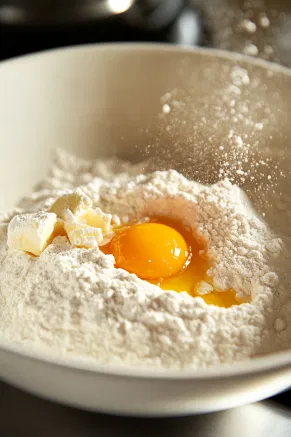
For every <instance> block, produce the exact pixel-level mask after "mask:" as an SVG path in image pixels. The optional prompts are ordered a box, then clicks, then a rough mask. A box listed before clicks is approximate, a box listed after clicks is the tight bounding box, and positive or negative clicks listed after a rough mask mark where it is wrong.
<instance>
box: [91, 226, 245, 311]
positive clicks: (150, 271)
mask: <svg viewBox="0 0 291 437" xmlns="http://www.w3.org/2000/svg"><path fill="white" fill-rule="evenodd" d="M100 249H101V250H102V251H103V252H104V253H106V254H112V255H113V256H114V258H115V266H116V267H118V268H122V269H124V270H126V271H128V272H129V273H135V274H136V275H137V276H138V277H139V278H141V279H145V280H147V281H148V282H150V283H152V284H155V285H157V286H159V287H161V288H162V289H163V290H174V291H176V292H178V293H179V292H183V291H186V292H187V293H189V294H190V295H191V296H193V297H197V296H199V294H197V293H196V291H195V289H196V286H197V284H199V282H201V281H205V280H206V281H207V282H211V281H210V278H207V270H208V268H209V266H210V263H209V260H208V259H207V258H206V257H205V256H202V255H201V250H202V249H205V247H204V245H203V244H202V243H201V242H198V241H197V240H196V239H195V238H194V237H193V235H192V233H191V232H190V231H188V230H186V229H185V228H184V226H181V225H180V224H179V223H177V222H175V221H172V220H168V219H165V218H157V219H153V220H152V221H151V222H146V223H139V224H134V225H131V226H126V227H124V228H121V229H120V230H118V231H117V232H116V234H115V235H114V237H113V238H112V240H111V241H110V242H109V243H108V244H107V245H106V246H102V247H101V248H100ZM204 252H205V251H204ZM200 297H201V298H202V299H204V301H205V302H206V303H207V304H212V305H216V306H220V307H224V308H228V307H231V306H232V305H239V304H240V303H241V302H238V300H237V299H236V295H235V292H234V291H233V290H227V291H219V292H218V291H215V290H214V291H212V292H210V293H207V294H203V295H200Z"/></svg>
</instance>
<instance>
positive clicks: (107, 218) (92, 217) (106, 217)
mask: <svg viewBox="0 0 291 437" xmlns="http://www.w3.org/2000/svg"><path fill="white" fill-rule="evenodd" d="M111 218H112V215H111V214H105V212H103V211H102V209H100V208H95V209H93V208H90V209H88V211H87V212H86V215H85V219H86V223H87V225H89V226H93V227H94V228H100V229H102V231H103V232H108V231H109V230H110V225H111Z"/></svg>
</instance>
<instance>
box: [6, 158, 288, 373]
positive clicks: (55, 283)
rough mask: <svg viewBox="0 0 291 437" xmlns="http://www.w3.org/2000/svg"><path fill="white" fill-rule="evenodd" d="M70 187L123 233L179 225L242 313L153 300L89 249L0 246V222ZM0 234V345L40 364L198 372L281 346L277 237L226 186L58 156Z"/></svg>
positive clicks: (281, 271)
mask: <svg viewBox="0 0 291 437" xmlns="http://www.w3.org/2000/svg"><path fill="white" fill-rule="evenodd" d="M75 187H81V189H82V190H83V191H84V192H85V193H86V194H87V195H88V196H89V197H90V198H91V199H92V201H93V204H94V206H96V207H100V208H101V209H102V210H103V211H105V212H106V213H110V214H116V215H117V216H118V217H120V219H121V221H122V222H123V223H126V222H127V221H128V220H129V219H130V220H131V221H132V220H139V219H141V218H143V217H149V216H161V215H164V216H167V217H173V218H175V219H178V220H180V221H183V223H184V225H185V226H187V227H189V228H191V230H192V232H193V233H194V234H195V235H196V236H197V237H199V238H201V237H203V238H204V239H205V240H206V242H207V245H208V254H209V256H211V258H212V259H213V260H214V262H213V266H212V267H211V268H210V270H209V272H208V274H209V276H210V277H211V278H212V281H213V285H214V286H215V288H216V289H217V290H226V289H229V288H231V289H234V290H235V291H236V292H237V295H238V297H239V298H240V299H242V300H247V301H249V303H244V304H241V305H237V306H233V307H231V308H228V309H226V308H219V307H215V306H213V305H207V304H206V303H205V302H204V301H203V299H202V298H199V297H197V298H193V297H191V296H190V295H188V294H187V293H176V292H174V291H167V292H165V291H163V290H161V289H160V288H159V287H157V286H155V285H152V284H150V283H149V282H146V281H143V280H141V279H139V278H138V277H137V276H135V275H133V274H130V273H128V272H126V271H124V270H121V269H116V268H115V267H114V258H113V257H112V256H111V255H104V254H103V253H102V252H101V251H100V250H99V249H77V248H72V246H71V245H70V244H69V242H68V240H67V238H65V237H57V238H55V239H54V240H53V242H52V244H50V245H49V246H48V247H47V249H46V250H45V251H44V252H43V253H42V254H41V256H40V257H38V258H35V257H31V256H30V255H28V254H26V253H24V252H20V251H17V250H13V249H8V247H7V244H6V242H7V223H8V222H9V220H10V219H11V217H13V215H15V213H16V212H17V213H19V212H36V211H45V210H47V209H48V208H49V207H50V206H51V205H52V203H53V202H54V200H55V199H56V197H58V196H60V195H62V194H65V193H67V192H68V190H70V189H73V188H75ZM16 212H15V211H14V212H11V213H6V214H3V216H2V223H1V228H0V262H1V268H0V291H1V292H0V308H1V318H0V331H1V336H2V338H3V339H5V340H9V341H12V342H14V343H20V344H24V343H25V344H27V346H29V347H31V348H32V347H33V348H38V350H44V351H47V352H49V353H50V354H51V355H52V356H54V355H55V356H60V355H63V356H70V355H71V356H72V355H74V356H80V357H82V358H86V357H87V358H88V359H92V358H93V359H95V360H96V362H99V363H110V364H113V363H119V364H130V365H136V366H150V367H164V368H185V367H187V368H199V367H209V366H213V365H216V364H221V363H228V364H230V363H233V362H235V361H239V360H243V359H247V358H250V357H256V356H259V355H262V354H267V353H270V352H273V351H277V350H281V349H286V348H290V347H291V325H290V322H289V321H290V320H291V299H290V298H289V290H290V281H291V274H290V272H289V271H290V269H289V268H288V266H289V265H290V257H291V255H290V250H289V238H288V236H285V237H284V239H282V237H280V236H279V235H277V234H275V233H274V232H273V231H272V230H271V229H270V228H269V227H268V226H267V224H266V223H264V221H263V220H262V218H261V217H259V216H257V214H256V213H255V212H254V210H253V208H252V206H251V204H250V202H249V200H248V199H247V197H246V196H245V195H244V193H243V192H242V191H241V190H240V189H239V188H238V187H237V186H235V185H232V184H231V183H230V182H229V181H228V180H223V181H221V182H219V183H217V184H215V185H212V186H204V185H200V184H198V183H196V182H194V181H190V180H188V179H186V178H185V177H183V176H182V175H181V174H179V173H177V172H176V171H174V170H170V171H163V172H154V173H149V174H144V165H143V164H139V165H136V166H133V165H130V164H128V163H121V162H120V161H117V160H115V159H109V160H103V161H96V162H89V161H84V160H80V159H77V158H75V157H73V156H70V155H67V154H66V153H64V152H58V153H57V156H56V158H55V162H54V165H53V167H52V170H51V175H50V177H49V178H47V179H46V180H45V181H43V182H42V183H41V184H39V186H38V187H37V189H36V191H35V192H34V193H33V194H32V195H31V196H30V197H28V198H25V199H23V200H22V201H21V202H20V204H19V208H18V209H17V211H16Z"/></svg>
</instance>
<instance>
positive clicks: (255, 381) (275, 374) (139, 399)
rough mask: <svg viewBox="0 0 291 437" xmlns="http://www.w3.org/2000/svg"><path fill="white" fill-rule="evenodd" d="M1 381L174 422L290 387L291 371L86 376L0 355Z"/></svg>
mask: <svg viewBox="0 0 291 437" xmlns="http://www.w3.org/2000/svg"><path fill="white" fill-rule="evenodd" d="M0 373H1V378H3V380H5V381H7V382H9V383H11V384H13V385H15V386H17V387H19V388H21V389H24V390H26V391H28V392H31V393H33V394H35V395H37V396H41V397H44V398H47V399H50V400H53V401H56V402H60V403H65V404H69V405H71V406H75V407H80V408H85V409H88V410H92V411H102V412H106V413H115V414H125V415H135V416H178V415H186V414H193V413H195V414H200V413H206V412H211V411H218V410H223V409H227V408H232V407H237V406H241V405H244V404H248V403H251V402H256V401H258V400H261V399H264V398H267V397H269V396H272V395H274V394H276V393H278V392H280V391H282V390H284V389H286V388H287V387H288V386H289V385H290V378H291V367H290V368H289V369H283V370H276V369H275V370H273V371H261V372H260V373H257V374H251V373H250V374H248V375H243V376H224V377H221V378H219V377H217V378H213V379H201V380H199V379H195V380H193V379H192V378H191V377H190V378H185V379H175V378H173V379H162V378H160V379H153V378H151V377H148V378H138V377H135V376H133V377H128V376H125V375H112V374H106V373H103V374H102V373H99V372H90V371H86V370H82V369H79V370H78V369H74V368H68V367H63V366H58V365H56V364H54V363H49V362H44V361H40V360H35V359H33V358H30V357H28V356H25V355H20V354H13V352H10V351H7V350H3V349H0Z"/></svg>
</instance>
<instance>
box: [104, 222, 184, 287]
mask: <svg viewBox="0 0 291 437" xmlns="http://www.w3.org/2000/svg"><path fill="white" fill-rule="evenodd" d="M109 250H110V253H112V255H114V258H115V262H116V267H120V268H122V269H124V270H127V271H128V272H130V273H135V274H136V275H137V276H139V277H140V278H141V279H152V278H167V277H169V276H172V275H175V274H176V273H178V272H180V271H181V270H182V269H183V267H184V266H185V264H186V262H187V259H188V257H189V255H190V254H189V250H188V245H187V243H186V241H185V239H184V238H183V236H182V235H181V234H180V233H179V232H178V231H176V229H174V228H172V227H170V226H167V225H165V224H161V223H140V224H136V225H133V226H129V227H127V228H125V229H122V230H121V231H119V232H117V234H116V235H115V236H114V237H113V238H112V240H111V242H110V243H109Z"/></svg>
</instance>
